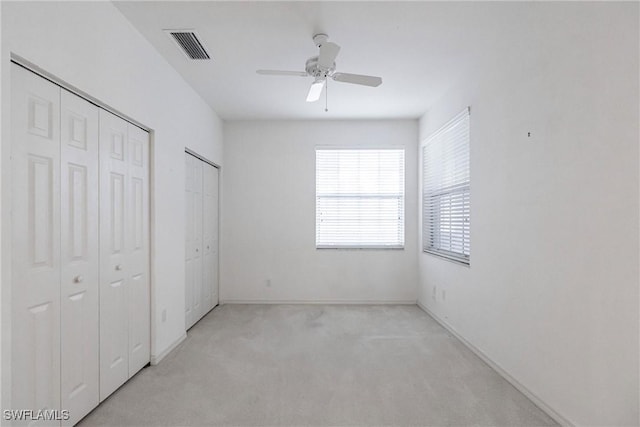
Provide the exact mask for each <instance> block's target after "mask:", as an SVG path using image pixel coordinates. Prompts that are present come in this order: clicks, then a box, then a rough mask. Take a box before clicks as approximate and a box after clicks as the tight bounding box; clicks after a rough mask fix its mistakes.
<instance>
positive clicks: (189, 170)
mask: <svg viewBox="0 0 640 427" xmlns="http://www.w3.org/2000/svg"><path fill="white" fill-rule="evenodd" d="M184 157H185V217H184V218H185V220H184V222H185V278H184V283H185V292H184V315H185V329H189V327H191V325H192V324H193V321H194V318H195V316H194V314H193V310H192V307H193V254H194V253H195V244H194V241H193V203H194V202H193V166H192V164H193V162H194V161H195V158H194V157H193V156H191V155H189V154H187V153H185V155H184Z"/></svg>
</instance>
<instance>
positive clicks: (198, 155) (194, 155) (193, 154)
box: [184, 147, 222, 170]
mask: <svg viewBox="0 0 640 427" xmlns="http://www.w3.org/2000/svg"><path fill="white" fill-rule="evenodd" d="M184 152H185V153H187V154H188V155H190V156H193V157H195V158H196V159H198V160H202V161H203V162H205V163H207V164H209V165H210V166H213V167H214V168H216V169H218V170H221V169H222V168H221V167H220V165H219V164H217V163H216V162H212V161H211V160H209V159H207V158H206V157H204V156H201V155H200V154H198V153H196V152H195V151H193V150H190V149H188V148H187V147H184Z"/></svg>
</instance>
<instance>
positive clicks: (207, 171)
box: [203, 163, 218, 311]
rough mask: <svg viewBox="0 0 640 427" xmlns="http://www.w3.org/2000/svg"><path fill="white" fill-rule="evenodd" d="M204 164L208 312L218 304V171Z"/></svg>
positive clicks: (205, 266)
mask: <svg viewBox="0 0 640 427" xmlns="http://www.w3.org/2000/svg"><path fill="white" fill-rule="evenodd" d="M203 164H204V223H203V239H204V240H203V246H204V263H203V271H204V273H203V274H204V286H203V289H205V294H204V295H205V304H206V307H207V310H206V311H209V310H211V309H212V308H213V307H215V306H216V305H217V304H218V169H217V168H215V167H213V166H211V165H209V164H206V163H203Z"/></svg>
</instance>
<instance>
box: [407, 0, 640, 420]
mask: <svg viewBox="0 0 640 427" xmlns="http://www.w3.org/2000/svg"><path fill="white" fill-rule="evenodd" d="M501 13H503V16H502V18H503V20H504V22H506V23H511V24H510V25H511V26H512V28H511V30H510V31H509V32H508V33H509V37H507V38H505V39H504V40H495V41H493V46H494V49H493V50H492V51H487V52H486V55H484V60H483V61H482V62H478V63H477V64H476V66H475V67H473V68H470V69H468V70H465V72H464V73H463V75H461V76H460V79H459V80H458V81H457V83H456V84H455V85H454V86H453V87H452V88H451V90H450V91H449V93H447V94H446V96H444V97H443V98H442V99H441V100H440V101H439V102H438V103H437V104H436V105H434V106H433V108H431V109H430V110H429V111H428V112H427V114H426V115H425V116H424V117H423V118H422V119H421V121H420V138H421V139H423V138H425V137H426V136H428V135H429V134H430V133H431V132H432V131H434V130H435V129H437V128H438V127H439V126H440V125H442V124H443V123H444V122H446V121H447V120H448V119H449V118H451V117H452V116H453V115H455V114H456V113H458V112H459V111H461V110H462V109H463V108H464V107H465V106H467V105H470V106H471V188H472V190H471V194H472V196H471V214H472V217H471V218H472V219H471V224H472V225H471V227H472V232H471V267H470V268H466V267H463V266H460V265H457V264H454V263H451V262H447V261H444V260H442V259H439V258H436V257H434V256H431V255H428V254H420V257H419V269H420V273H419V276H420V277H419V279H420V296H419V301H420V303H421V304H423V305H425V306H426V307H427V308H428V309H429V310H431V311H432V312H433V313H434V314H436V315H437V316H438V317H439V318H440V319H442V320H444V321H445V322H446V323H448V324H449V325H450V326H451V327H452V328H453V329H455V330H456V331H457V332H458V333H459V334H460V335H462V336H463V337H464V338H465V339H466V340H467V341H469V342H470V343H471V344H472V345H473V346H475V347H476V348H478V349H479V350H481V351H482V352H484V353H485V354H486V355H487V356H488V357H489V358H490V359H492V360H493V361H494V362H495V363H496V364H497V365H499V366H500V367H502V368H503V369H504V370H505V371H506V372H507V373H508V374H509V375H511V376H512V377H513V378H515V380H516V381H518V382H520V383H521V384H522V385H524V386H525V387H526V388H527V389H528V390H530V391H531V392H532V393H533V394H535V395H536V396H537V397H538V398H539V399H541V400H542V401H543V402H545V403H546V404H547V405H548V406H549V407H551V408H552V409H553V410H555V411H556V412H557V413H558V414H560V416H562V417H564V418H565V419H566V420H568V421H569V422H571V423H574V424H578V425H638V423H639V422H640V420H639V417H638V397H639V396H638V387H639V384H638V374H639V373H638V361H639V358H638V356H639V355H638V337H639V329H638V321H639V319H638V280H639V277H638V254H639V251H638V249H639V247H638V236H639V228H638V220H639V216H638V204H639V198H638V192H639V188H638V179H639V176H638V154H639V152H638V131H639V127H638V104H639V97H638V75H639V74H638V43H639V41H638V40H639V34H638V3H626V4H620V3H618V4H613V3H607V4H602V3H587V4H585V3H571V4H567V3H564V4H562V3H542V4H541V3H536V4H518V5H510V6H509V7H507V8H503V9H501ZM507 25H509V24H507ZM527 132H531V133H532V137H531V138H528V137H527ZM434 288H435V289H436V294H435V295H436V297H435V299H434V298H433V293H432V292H433V290H434ZM442 291H446V299H445V298H443V297H442Z"/></svg>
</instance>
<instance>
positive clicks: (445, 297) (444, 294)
mask: <svg viewBox="0 0 640 427" xmlns="http://www.w3.org/2000/svg"><path fill="white" fill-rule="evenodd" d="M446 299H447V290H446V289H443V290H442V301H445V300H446Z"/></svg>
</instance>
